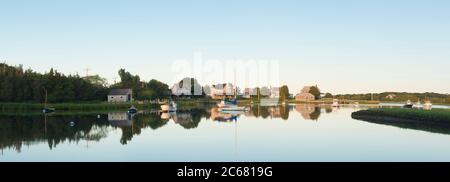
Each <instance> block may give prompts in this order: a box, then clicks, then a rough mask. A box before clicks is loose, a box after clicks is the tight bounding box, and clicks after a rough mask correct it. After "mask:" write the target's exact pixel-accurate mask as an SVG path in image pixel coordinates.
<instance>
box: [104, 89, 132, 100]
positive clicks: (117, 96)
mask: <svg viewBox="0 0 450 182" xmlns="http://www.w3.org/2000/svg"><path fill="white" fill-rule="evenodd" d="M131 101H133V90H132V89H113V90H111V92H110V93H109V94H108V102H110V103H123V102H131Z"/></svg>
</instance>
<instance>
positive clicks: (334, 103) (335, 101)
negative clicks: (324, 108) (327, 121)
mask: <svg viewBox="0 0 450 182" xmlns="http://www.w3.org/2000/svg"><path fill="white" fill-rule="evenodd" d="M331 107H339V100H337V99H333V104H331Z"/></svg>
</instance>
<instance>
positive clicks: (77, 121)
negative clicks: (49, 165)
mask: <svg viewBox="0 0 450 182" xmlns="http://www.w3.org/2000/svg"><path fill="white" fill-rule="evenodd" d="M108 126H109V122H108V120H107V119H106V118H105V117H103V119H102V117H100V118H98V117H97V116H58V117H53V116H43V115H34V116H1V117H0V149H5V148H12V149H15V150H17V151H19V152H20V150H21V148H22V147H23V146H24V145H25V146H27V145H30V144H33V143H36V142H47V143H48V146H49V147H50V149H52V148H54V147H56V145H58V144H60V143H62V142H67V141H68V142H79V141H80V140H87V141H99V140H100V139H102V138H105V137H106V136H107V133H108V130H107V128H108Z"/></svg>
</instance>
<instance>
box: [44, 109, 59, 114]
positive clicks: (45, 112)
mask: <svg viewBox="0 0 450 182" xmlns="http://www.w3.org/2000/svg"><path fill="white" fill-rule="evenodd" d="M55 110H56V109H55V108H44V109H42V113H44V114H48V113H52V112H55Z"/></svg>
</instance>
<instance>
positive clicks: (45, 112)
mask: <svg viewBox="0 0 450 182" xmlns="http://www.w3.org/2000/svg"><path fill="white" fill-rule="evenodd" d="M44 91H45V101H44V109H42V113H44V114H48V113H52V112H55V110H56V109H55V108H49V107H47V99H48V98H47V95H48V94H47V89H45V88H44Z"/></svg>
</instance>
